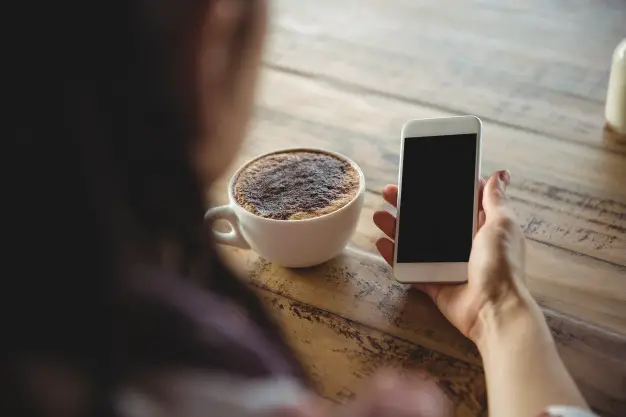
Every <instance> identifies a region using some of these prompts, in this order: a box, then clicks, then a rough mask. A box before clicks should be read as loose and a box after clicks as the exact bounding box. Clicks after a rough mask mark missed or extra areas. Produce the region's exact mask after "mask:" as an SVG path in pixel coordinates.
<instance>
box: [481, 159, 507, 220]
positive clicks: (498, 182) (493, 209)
mask: <svg viewBox="0 0 626 417" xmlns="http://www.w3.org/2000/svg"><path fill="white" fill-rule="evenodd" d="M510 182H511V173H510V172H509V171H506V170H502V171H496V172H494V173H493V174H492V175H491V177H490V178H489V180H488V181H487V184H486V185H485V190H484V191H483V209H484V210H485V215H486V217H487V219H488V218H489V217H491V216H494V215H495V214H496V213H497V212H498V211H499V209H500V207H501V206H502V205H503V200H504V199H505V198H506V188H507V187H508V185H509V183H510Z"/></svg>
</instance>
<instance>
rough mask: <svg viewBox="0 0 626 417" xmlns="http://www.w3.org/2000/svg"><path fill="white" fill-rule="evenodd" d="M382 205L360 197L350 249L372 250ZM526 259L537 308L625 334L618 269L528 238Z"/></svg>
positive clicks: (219, 192)
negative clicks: (375, 221) (360, 210)
mask: <svg viewBox="0 0 626 417" xmlns="http://www.w3.org/2000/svg"><path fill="white" fill-rule="evenodd" d="M215 195H216V196H215V198H214V199H213V201H214V202H215V203H216V204H222V203H226V199H225V195H226V192H225V183H220V184H218V185H217V187H216V190H215ZM384 208H386V205H385V204H384V203H383V201H382V199H381V198H380V196H378V195H375V194H372V193H368V194H367V195H366V199H365V207H364V209H363V213H362V215H361V219H360V221H359V225H358V227H357V232H356V234H355V236H354V238H353V240H352V243H353V245H354V246H355V248H358V249H359V250H361V251H364V252H366V253H370V254H373V253H374V252H375V251H376V249H375V246H374V243H375V241H376V239H377V238H379V237H381V233H380V231H378V230H377V229H376V227H375V226H374V225H373V223H372V221H371V217H372V215H373V213H374V211H376V210H379V209H384ZM527 257H528V262H527V279H528V286H529V288H530V290H531V292H532V293H533V295H534V296H535V298H536V299H537V300H538V301H539V302H540V304H541V305H542V306H544V307H547V308H550V309H553V310H555V311H558V312H561V313H565V314H568V315H570V316H572V317H577V318H579V319H580V320H582V321H584V322H586V323H592V324H595V325H598V326H601V327H604V328H606V329H609V330H612V331H614V332H617V333H619V334H622V335H626V291H624V279H625V278H624V268H622V267H619V268H618V267H615V266H612V265H609V264H606V263H605V262H601V261H597V260H594V259H587V258H584V257H581V256H579V255H576V254H573V253H571V252H567V251H563V250H560V249H558V248H554V247H550V246H546V245H545V244H542V243H540V242H534V241H529V242H528V247H527ZM364 314H367V313H365V312H364ZM463 349H466V347H464V348H463ZM449 353H450V352H449ZM450 354H451V353H450Z"/></svg>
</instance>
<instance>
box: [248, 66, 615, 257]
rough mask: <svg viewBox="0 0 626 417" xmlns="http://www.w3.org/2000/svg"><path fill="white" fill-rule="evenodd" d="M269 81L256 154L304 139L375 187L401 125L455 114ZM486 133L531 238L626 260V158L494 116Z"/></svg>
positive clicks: (492, 161) (487, 155)
mask: <svg viewBox="0 0 626 417" xmlns="http://www.w3.org/2000/svg"><path fill="white" fill-rule="evenodd" d="M265 81H266V82H265V88H264V94H263V95H262V99H261V109H260V111H259V119H260V120H259V121H258V123H257V125H256V129H254V130H253V132H252V135H251V139H250V141H249V142H248V148H249V149H250V151H251V152H263V151H265V150H268V149H275V148H280V147H288V146H294V145H295V146H320V147H325V148H328V149H332V150H336V151H339V152H343V153H345V154H346V155H348V156H350V157H352V158H353V159H355V160H356V161H357V162H358V163H359V164H360V165H361V166H362V167H363V169H364V171H365V174H366V178H367V182H368V188H369V189H370V190H373V191H378V190H380V189H381V188H382V186H383V185H384V184H386V183H393V182H395V181H396V178H397V162H398V152H399V137H398V136H399V133H398V132H399V131H400V128H401V126H402V124H403V123H404V122H405V121H406V120H407V119H409V118H420V117H442V116H446V115H449V113H445V112H440V111H434V110H432V109H428V108H424V107H421V106H416V105H407V104H403V103H398V102H396V101H394V100H388V99H383V98H380V97H375V96H368V95H357V94H354V93H353V92H349V91H340V90H337V89H333V88H331V87H330V86H328V85H325V84H323V83H319V82H315V81H312V80H308V79H303V78H301V77H297V76H291V75H284V74H280V73H276V72H267V73H266V78H265ZM336 109H341V110H340V111H337V110H336ZM483 139H484V146H483V168H484V170H485V171H486V172H490V171H491V170H493V169H497V168H501V167H506V168H509V169H510V170H511V171H512V173H513V184H512V187H511V196H512V198H513V199H514V206H515V209H516V210H517V211H518V213H519V214H520V217H521V220H522V222H523V225H524V228H525V229H526V231H527V233H528V235H529V237H531V238H533V239H536V240H538V241H541V242H544V243H547V244H549V245H553V246H558V247H563V248H565V249H568V250H571V251H575V252H578V253H583V254H585V255H588V256H592V257H597V258H598V259H602V260H606V261H608V262H611V263H615V264H619V265H626V187H623V186H622V185H621V184H623V183H625V182H626V158H625V157H624V156H620V155H616V154H613V153H607V152H603V151H600V150H594V149H589V148H585V147H581V146H578V145H575V144H569V143H565V142H562V141H558V140H553V139H551V138H549V137H545V136H537V135H534V134H529V133H526V132H522V131H519V130H516V129H511V128H505V127H501V126H498V125H495V124H492V123H488V122H487V123H485V124H484V136H483ZM539 142H540V143H541V146H538V145H537V144H538V143H539Z"/></svg>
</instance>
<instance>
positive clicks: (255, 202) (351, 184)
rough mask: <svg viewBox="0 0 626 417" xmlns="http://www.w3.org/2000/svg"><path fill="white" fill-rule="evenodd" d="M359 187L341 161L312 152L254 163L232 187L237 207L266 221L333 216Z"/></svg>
mask: <svg viewBox="0 0 626 417" xmlns="http://www.w3.org/2000/svg"><path fill="white" fill-rule="evenodd" d="M359 187H360V178H359V173H358V172H357V170H356V169H355V168H354V167H353V166H352V165H351V164H349V163H348V162H347V161H345V160H343V159H339V158H337V157H334V156H332V155H330V154H326V153H323V152H314V151H292V152H281V153H276V154H270V155H267V156H265V157H263V158H261V159H258V160H256V161H253V162H252V163H251V164H250V165H248V166H247V167H245V168H244V169H243V171H242V172H241V173H240V174H239V176H238V177H237V179H236V181H235V185H234V189H233V191H234V194H235V199H236V200H237V203H238V204H239V205H241V206H243V207H244V208H246V210H248V211H250V212H252V213H254V214H256V215H258V216H261V217H266V218H269V219H276V220H300V219H307V218H312V217H318V216H322V215H324V214H328V213H332V212H333V211H336V210H338V209H340V208H341V207H343V206H345V205H346V204H348V203H349V202H350V201H352V199H353V198H354V197H355V196H356V194H357V193H358V191H359Z"/></svg>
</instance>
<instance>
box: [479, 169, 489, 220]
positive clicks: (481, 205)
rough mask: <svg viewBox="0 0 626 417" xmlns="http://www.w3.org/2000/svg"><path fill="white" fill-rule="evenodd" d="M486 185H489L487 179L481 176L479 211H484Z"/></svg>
mask: <svg viewBox="0 0 626 417" xmlns="http://www.w3.org/2000/svg"><path fill="white" fill-rule="evenodd" d="M485 185H487V180H486V179H485V178H483V177H480V181H479V186H478V212H481V211H483V191H484V190H485Z"/></svg>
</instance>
